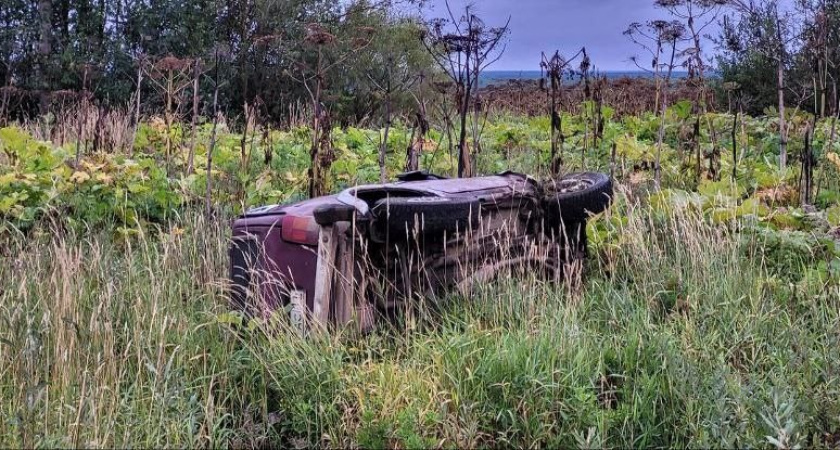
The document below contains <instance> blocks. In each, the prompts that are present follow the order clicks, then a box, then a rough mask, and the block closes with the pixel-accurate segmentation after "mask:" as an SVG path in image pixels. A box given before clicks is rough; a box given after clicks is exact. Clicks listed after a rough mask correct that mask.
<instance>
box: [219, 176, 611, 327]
mask: <svg viewBox="0 0 840 450" xmlns="http://www.w3.org/2000/svg"><path fill="white" fill-rule="evenodd" d="M612 190H613V186H612V181H611V180H610V178H609V177H608V176H607V175H605V174H601V173H576V174H571V175H567V176H564V177H561V178H559V179H556V180H549V181H543V182H539V181H537V180H535V179H533V178H531V177H528V176H526V175H522V174H518V173H513V172H505V173H501V174H499V175H495V176H488V177H480V178H469V179H447V178H443V177H440V176H436V175H432V174H428V173H426V172H410V173H405V174H402V175H400V176H399V177H398V180H397V181H396V182H393V183H388V184H378V185H364V186H358V187H354V188H350V189H347V190H345V191H343V192H341V193H339V194H337V195H331V196H325V197H319V198H314V199H310V200H306V201H303V202H300V203H296V204H291V205H273V206H265V207H260V208H255V209H251V210H249V211H248V212H246V213H245V214H244V215H243V216H241V217H240V218H238V219H237V220H235V221H234V223H233V238H232V243H231V247H230V281H231V301H232V304H233V306H234V307H235V308H236V309H238V310H240V311H242V312H244V313H246V314H248V315H250V316H262V317H266V316H268V315H271V314H274V313H276V312H278V311H283V312H284V313H288V314H289V318H290V320H291V323H292V324H293V325H294V326H295V327H298V328H299V329H302V330H306V329H308V328H310V327H312V326H318V327H327V326H339V327H343V326H353V327H356V328H357V329H360V330H368V329H370V328H371V327H373V326H374V325H375V323H376V322H377V320H378V319H379V318H381V317H389V316H393V315H394V314H395V313H397V312H399V311H400V309H401V308H405V307H407V306H408V305H410V304H411V300H412V299H418V298H423V299H425V298H435V297H436V296H438V295H441V294H443V293H445V292H447V291H452V290H456V291H459V292H461V293H462V294H464V295H469V292H470V290H471V288H472V287H473V286H474V285H475V284H476V283H478V282H485V281H488V280H491V279H492V278H494V277H496V276H498V275H499V274H502V273H511V272H512V271H528V272H530V273H538V274H541V275H542V276H545V277H547V278H548V279H550V280H556V281H559V280H561V279H562V277H563V270H564V267H565V266H566V265H567V263H568V262H569V261H571V260H573V259H575V258H580V257H582V256H583V255H584V254H585V252H586V233H585V224H586V220H587V218H588V217H589V216H590V215H591V214H598V213H600V212H602V211H604V210H605V209H607V208H608V207H609V205H610V201H611V197H612Z"/></svg>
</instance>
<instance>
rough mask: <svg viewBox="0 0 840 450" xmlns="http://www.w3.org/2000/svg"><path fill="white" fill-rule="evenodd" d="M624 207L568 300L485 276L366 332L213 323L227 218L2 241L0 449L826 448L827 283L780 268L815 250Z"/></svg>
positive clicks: (839, 418) (833, 425) (839, 302)
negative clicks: (304, 333) (463, 293)
mask: <svg viewBox="0 0 840 450" xmlns="http://www.w3.org/2000/svg"><path fill="white" fill-rule="evenodd" d="M623 208H624V210H622V211H616V214H620V215H621V217H622V218H623V219H622V220H605V221H604V222H603V223H605V224H607V225H606V226H607V228H608V229H607V230H606V231H607V232H608V234H609V235H610V236H611V238H610V239H606V240H601V241H599V243H598V244H597V245H596V246H595V247H594V248H593V249H592V250H593V251H592V253H593V254H592V257H591V258H590V259H589V260H588V262H587V270H586V276H585V277H584V278H583V279H582V282H581V284H580V285H576V284H575V283H567V284H564V285H560V286H557V285H552V284H550V283H547V282H546V281H544V280H541V279H539V278H536V277H534V278H531V277H528V276H525V277H516V278H511V279H503V280H498V281H497V282H494V283H492V284H489V285H483V286H479V287H478V288H477V289H474V290H473V293H472V295H471V297H470V298H463V297H458V296H453V297H451V298H448V299H446V300H445V301H444V304H443V305H442V306H441V308H439V310H436V312H434V313H432V312H429V313H426V314H423V315H421V316H420V317H419V319H418V321H405V323H400V324H394V325H392V326H385V327H382V328H380V329H379V330H377V331H376V332H374V333H372V334H370V335H367V336H364V337H362V338H358V337H351V336H345V335H341V334H337V335H336V334H333V335H313V336H311V337H310V338H308V339H301V338H300V337H299V336H298V335H297V334H296V333H294V332H291V331H289V332H284V331H282V330H281V331H277V330H274V329H272V331H270V332H267V331H263V329H261V328H256V329H252V330H251V331H248V328H247V327H245V328H243V329H238V330H232V329H231V328H229V327H228V325H227V324H226V323H225V322H227V320H220V319H222V318H225V317H227V316H226V315H223V314H221V313H223V312H224V311H225V300H224V296H223V294H222V292H221V289H220V286H221V281H222V279H223V277H224V273H225V264H226V254H225V248H226V240H227V237H226V231H225V224H217V225H208V224H205V223H202V222H201V221H200V220H198V219H196V220H192V219H184V220H183V221H182V223H181V225H180V227H181V228H178V227H173V228H169V229H164V230H161V231H159V232H158V233H157V234H156V235H155V236H150V235H141V236H139V237H132V238H130V239H128V240H124V239H117V238H115V237H114V236H111V235H109V234H106V233H102V232H100V233H90V234H87V235H72V234H71V235H65V234H61V233H59V232H56V233H55V234H50V233H46V234H45V235H43V236H40V237H37V238H34V239H33V237H29V238H28V239H27V240H24V239H13V240H12V242H9V243H8V244H7V245H6V247H4V252H3V255H4V256H3V259H4V261H3V264H0V320H2V322H3V323H2V326H1V327H0V337H2V343H0V398H2V399H3V401H2V406H1V407H2V411H3V412H2V415H1V416H0V417H2V418H1V419H0V446H4V447H6V446H14V447H35V446H49V447H54V446H61V447H80V446H85V447H160V446H167V447H186V446H190V447H217V446H242V447H250V446H255V445H262V444H269V443H271V444H281V445H289V446H296V447H308V446H327V447H341V448H344V447H350V446H361V447H411V448H418V447H423V448H425V447H438V446H443V447H476V446H496V445H499V446H508V445H510V446H517V447H538V446H563V447H614V448H621V447H639V446H695V447H709V446H716V447H720V446H725V447H736V446H737V447H745V446H767V445H777V446H780V447H792V446H794V445H803V446H808V445H829V444H831V443H832V442H834V441H833V440H832V439H833V437H832V436H835V435H836V433H838V431H840V402H838V400H837V399H838V398H840V358H838V351H837V349H838V348H840V287H838V283H837V280H836V279H834V280H832V279H826V278H822V277H813V276H807V273H809V272H808V271H807V270H804V269H803V270H799V271H798V272H796V273H795V274H791V273H790V271H791V268H797V267H799V268H807V267H810V266H812V265H813V264H814V261H813V258H814V255H815V253H809V249H805V251H803V252H801V253H796V252H786V253H784V255H783V256H784V258H783V259H780V258H778V257H777V254H775V253H768V252H765V251H763V249H764V246H765V241H764V239H766V238H765V237H763V236H762V235H761V234H755V233H751V232H747V231H742V232H736V231H735V230H733V228H732V227H729V226H723V225H713V224H711V223H709V222H707V221H706V220H704V219H703V218H701V217H700V216H699V215H694V214H693V213H690V212H671V213H664V214H663V213H656V212H654V211H652V210H651V209H649V208H647V207H644V206H625V207H623ZM610 224H612V225H610Z"/></svg>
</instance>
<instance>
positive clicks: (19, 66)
mask: <svg viewBox="0 0 840 450" xmlns="http://www.w3.org/2000/svg"><path fill="white" fill-rule="evenodd" d="M397 5H398V6H390V3H389V2H370V1H365V0H362V1H356V2H341V1H338V0H294V1H282V2H276V1H265V0H243V1H237V2H227V1H218V0H200V1H165V2H158V1H146V0H138V1H123V0H108V1H96V2H95V1H90V0H42V1H37V2H33V1H18V0H10V1H6V2H3V4H2V5H0V84H2V87H3V90H2V92H0V98H1V99H2V100H0V116H5V115H7V114H9V115H12V116H13V117H30V116H35V115H37V114H46V113H47V112H49V111H53V110H57V109H60V108H61V107H63V106H65V103H67V102H68V99H67V96H68V94H72V96H71V98H70V102H71V103H74V102H76V101H78V99H76V98H75V97H76V96H79V95H81V93H82V92H83V91H88V92H90V93H92V95H93V97H94V99H95V101H96V102H97V103H98V104H101V105H106V106H110V107H123V106H125V105H126V104H128V103H129V102H130V101H131V100H132V97H133V96H134V95H136V92H138V90H137V85H136V83H137V79H138V70H139V71H140V72H141V89H140V90H139V93H140V96H141V98H142V100H143V106H144V109H148V110H151V111H155V110H159V109H160V108H161V107H162V106H163V104H164V101H165V100H164V96H165V94H164V93H163V92H162V90H163V86H161V85H165V84H166V83H164V82H161V81H159V82H158V83H154V82H152V81H149V78H154V77H155V76H162V75H161V74H160V73H155V65H156V64H158V63H159V62H160V61H161V60H162V59H164V58H167V57H169V58H171V57H174V58H176V59H177V60H179V61H182V62H183V63H188V62H192V61H195V60H200V61H201V62H202V63H201V65H202V67H203V69H202V70H204V71H209V70H210V69H211V68H212V67H213V66H214V65H215V64H216V61H217V60H218V61H219V64H220V65H221V66H223V67H222V68H221V70H220V73H221V76H222V77H224V80H208V79H207V77H209V76H210V74H209V73H208V74H207V77H202V79H201V84H200V90H201V92H200V95H201V99H202V104H203V107H204V108H209V107H210V105H209V103H210V99H211V98H212V87H211V85H212V84H213V82H219V83H220V84H221V83H223V84H224V85H223V86H222V91H221V99H220V101H221V109H223V110H225V111H228V112H230V113H234V112H242V109H243V105H244V104H246V103H247V104H259V105H260V108H261V111H260V113H261V114H262V115H263V116H264V117H266V118H268V119H271V120H274V121H280V120H287V119H288V116H289V114H290V111H293V110H294V108H296V107H300V105H299V103H307V102H309V97H308V94H307V91H306V88H305V86H304V84H303V83H302V81H303V78H305V77H306V76H307V74H306V72H307V71H310V70H312V69H313V67H314V66H316V65H317V64H318V58H319V57H320V58H322V59H323V60H324V61H326V62H327V63H328V64H336V66H335V67H334V68H333V70H331V71H330V72H329V73H328V74H327V77H326V80H325V86H326V88H327V94H328V95H327V96H326V98H327V100H328V104H329V105H330V106H332V107H334V109H335V110H336V111H337V113H340V114H341V117H342V118H347V120H354V121H355V120H359V119H361V118H363V117H365V116H367V115H369V114H371V112H373V111H376V109H377V108H378V107H379V105H380V103H379V102H378V101H377V95H375V91H376V88H375V85H374V84H372V83H371V80H370V78H369V77H368V74H369V73H372V72H374V71H376V70H378V68H380V67H381V66H382V65H383V64H385V63H386V62H389V61H390V63H391V64H394V65H402V66H403V67H404V68H405V70H407V71H408V72H409V73H411V74H416V73H419V72H421V71H423V70H426V69H428V68H429V67H430V60H429V58H428V56H427V53H426V51H425V49H424V48H423V47H422V45H421V42H420V34H419V33H420V23H419V21H418V19H417V15H416V11H415V9H414V6H413V3H412V2H397ZM312 24H318V26H319V27H321V29H323V30H325V31H326V33H328V35H329V37H330V40H329V42H328V43H323V42H320V41H319V43H318V44H314V43H313V42H312V39H311V35H312V29H311V25H312ZM348 53H353V54H354V55H355V56H354V58H353V59H352V64H340V63H341V62H342V60H343V59H344V58H345V57H346V56H347V54H348ZM319 55H320V56H319ZM395 55H400V58H395ZM192 75H193V74H192V71H190V72H189V73H187V74H185V77H182V78H185V79H176V80H175V87H179V86H180V85H181V84H184V87H186V85H189V84H190V80H191V78H192ZM309 76H311V74H310V75H309ZM144 80H145V81H144ZM180 91H181V93H180V94H181V95H178V96H177V97H176V101H177V103H178V104H179V105H181V104H182V103H183V105H181V108H182V109H179V110H180V111H181V112H184V111H183V110H189V109H190V108H189V106H188V105H187V103H188V99H187V95H184V94H187V93H188V90H187V89H181V90H180ZM396 97H398V99H397V100H398V101H403V102H407V101H408V100H409V99H410V98H408V97H404V94H402V93H398V94H397V95H396Z"/></svg>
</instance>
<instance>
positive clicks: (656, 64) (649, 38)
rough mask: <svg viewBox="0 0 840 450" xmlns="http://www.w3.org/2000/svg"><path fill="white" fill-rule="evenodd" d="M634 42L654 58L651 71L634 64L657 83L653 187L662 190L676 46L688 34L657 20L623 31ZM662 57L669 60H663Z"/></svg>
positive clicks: (683, 29) (681, 27) (637, 24)
mask: <svg viewBox="0 0 840 450" xmlns="http://www.w3.org/2000/svg"><path fill="white" fill-rule="evenodd" d="M624 34H625V35H626V36H628V37H629V38H630V40H631V41H633V42H634V43H636V44H637V45H638V46H639V47H641V48H642V49H644V50H645V51H647V52H648V53H649V54H650V56H651V58H652V59H651V66H650V69H648V68H645V67H642V66H640V65H639V64H638V62H637V61H638V60H637V59H636V57H633V61H634V62H636V65H637V66H638V67H639V68H640V69H643V70H646V71H648V72H652V73H653V76H654V79H655V80H656V104H657V106H658V110H657V113H658V114H659V131H658V133H657V137H656V161H655V162H654V166H653V170H654V184H655V186H656V189H657V190H659V189H660V187H661V186H662V165H661V160H662V145H663V141H664V138H665V119H666V114H667V111H668V93H669V91H670V90H671V77H672V75H673V72H674V68H675V67H676V64H677V61H676V57H677V44H678V43H679V42H680V41H681V40H682V39H683V37H684V35H685V27H684V26H683V25H682V24H681V23H680V22H678V21H671V22H668V21H665V20H654V21H651V22H648V23H646V24H644V25H642V24H640V23H633V24H630V27H629V28H628V29H627V31H625V32H624ZM663 56H664V57H665V58H666V59H662V58H663Z"/></svg>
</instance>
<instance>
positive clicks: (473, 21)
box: [423, 1, 510, 177]
mask: <svg viewBox="0 0 840 450" xmlns="http://www.w3.org/2000/svg"><path fill="white" fill-rule="evenodd" d="M446 7H447V11H448V12H449V18H448V19H435V20H432V21H431V22H430V23H429V26H428V29H427V31H426V33H425V36H424V39H423V42H424V44H425V45H426V49H427V50H428V51H429V54H431V55H432V58H433V59H434V61H435V62H436V63H437V65H438V66H439V67H440V68H441V69H442V70H443V72H444V73H446V74H447V75H448V76H449V77H450V78H451V79H452V82H453V83H454V85H455V90H456V92H455V96H456V101H455V103H456V109H457V112H458V117H459V120H460V122H459V127H460V128H459V133H458V176H459V177H470V176H472V174H473V171H474V169H473V167H472V164H471V157H470V149H469V147H468V144H467V117H468V115H469V113H470V108H472V110H473V113H474V115H473V145H474V146H476V147H477V146H478V138H479V131H478V130H479V128H478V123H477V122H478V115H479V113H480V110H481V109H480V108H481V104H480V102H477V101H476V99H475V97H476V91H477V90H478V87H479V77H480V75H481V73H482V72H483V71H484V70H485V69H487V67H489V66H490V65H492V64H493V63H494V62H496V61H497V60H498V59H499V58H500V57H501V55H502V54H503V53H504V38H505V37H506V36H507V34H508V31H509V28H508V26H509V24H510V18H508V21H507V22H506V23H505V25H503V26H501V27H488V26H487V25H486V24H485V23H484V21H483V20H482V19H481V18H480V17H478V16H477V15H476V14H475V13H474V10H473V7H472V6H471V5H467V6H466V7H465V8H464V14H463V15H462V16H461V17H460V18H457V19H456V17H455V14H454V13H453V12H452V8H451V7H450V6H449V2H448V1H447V3H446Z"/></svg>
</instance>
